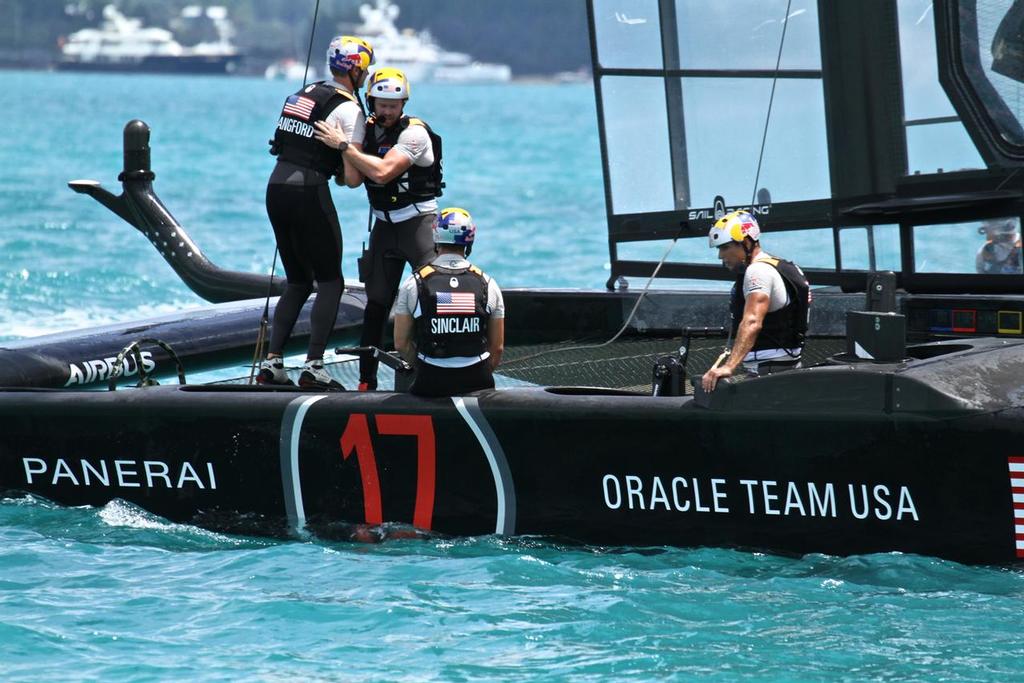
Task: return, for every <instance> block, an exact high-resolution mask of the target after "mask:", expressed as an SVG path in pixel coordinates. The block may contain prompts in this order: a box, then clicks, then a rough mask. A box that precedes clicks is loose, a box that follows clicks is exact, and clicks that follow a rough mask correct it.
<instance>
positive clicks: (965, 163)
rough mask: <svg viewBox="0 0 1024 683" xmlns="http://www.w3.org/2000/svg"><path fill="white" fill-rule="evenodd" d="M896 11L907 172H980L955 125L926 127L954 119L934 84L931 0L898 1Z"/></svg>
mask: <svg viewBox="0 0 1024 683" xmlns="http://www.w3.org/2000/svg"><path fill="white" fill-rule="evenodd" d="M897 9H898V12H899V32H900V56H901V59H900V67H901V76H902V79H903V111H904V119H905V120H906V121H907V124H908V125H907V163H908V166H909V168H908V169H907V172H908V173H909V174H914V173H935V172H936V171H937V170H938V169H943V170H947V171H949V170H953V169H976V168H984V167H985V162H984V161H983V160H982V158H981V155H980V154H979V153H978V150H977V148H976V147H975V146H974V143H973V142H971V139H970V137H969V136H968V135H967V131H966V130H965V129H964V126H963V124H962V123H961V122H960V121H957V120H950V121H946V122H940V121H935V122H932V123H927V122H926V121H929V120H934V119H943V118H945V119H955V118H956V111H955V110H954V109H953V105H952V104H950V101H949V97H948V96H947V95H946V92H945V91H944V90H943V89H942V85H941V84H940V83H939V75H938V74H939V67H938V54H937V52H936V47H935V15H934V10H933V8H932V0H899V2H898V3H897Z"/></svg>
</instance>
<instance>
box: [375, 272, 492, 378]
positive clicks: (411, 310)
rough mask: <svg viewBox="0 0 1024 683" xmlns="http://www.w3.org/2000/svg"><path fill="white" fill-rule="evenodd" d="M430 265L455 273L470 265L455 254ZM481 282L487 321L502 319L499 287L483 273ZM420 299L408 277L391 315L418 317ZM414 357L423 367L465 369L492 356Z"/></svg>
mask: <svg viewBox="0 0 1024 683" xmlns="http://www.w3.org/2000/svg"><path fill="white" fill-rule="evenodd" d="M430 265H432V266H440V267H441V268H450V269H452V270H457V269H461V268H469V261H467V260H466V259H464V258H462V257H461V256H458V255H456V254H443V255H441V256H438V257H437V258H435V259H434V260H433V261H431V263H430ZM484 281H485V282H486V283H487V312H488V313H489V317H490V319H491V320H495V319H497V318H504V317H505V299H504V298H503V297H502V295H501V289H500V288H499V287H498V283H497V282H495V281H494V279H493V278H491V277H490V276H488V275H487V274H486V273H485V274H484ZM419 299H420V292H419V288H418V287H417V286H416V278H415V277H414V276H412V275H410V276H409V277H408V278H407V279H406V280H405V282H403V283H402V286H401V288H399V290H398V298H397V299H395V306H394V308H392V309H391V314H392V315H411V316H412V317H413V319H416V318H418V317H420V315H422V311H421V310H420V301H419ZM416 355H417V356H418V357H419V359H420V360H421V361H423V362H424V363H430V364H431V365H436V366H438V367H441V368H464V367H467V366H470V365H473V364H474V363H479V362H480V361H482V360H484V359H486V358H489V357H490V355H491V353H490V351H484V352H483V353H481V354H480V355H479V356H454V357H452V358H428V357H427V356H424V355H423V354H422V353H417V354H416Z"/></svg>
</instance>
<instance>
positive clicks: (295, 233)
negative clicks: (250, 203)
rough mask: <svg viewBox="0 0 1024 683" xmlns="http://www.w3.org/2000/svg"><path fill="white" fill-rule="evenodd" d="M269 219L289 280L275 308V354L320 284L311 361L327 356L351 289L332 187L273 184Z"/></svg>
mask: <svg viewBox="0 0 1024 683" xmlns="http://www.w3.org/2000/svg"><path fill="white" fill-rule="evenodd" d="M267 215H268V216H269V217H270V223H271V225H273V227H274V237H275V238H276V239H277V249H278V251H279V252H280V254H281V263H282V264H283V265H284V271H285V276H286V277H287V279H288V285H287V287H285V291H284V294H282V295H281V298H280V300H279V301H278V302H277V306H276V307H275V308H274V324H273V328H272V329H271V333H270V347H269V350H270V353H273V354H277V355H280V354H282V353H283V350H284V346H285V344H287V343H288V338H289V337H290V336H291V333H292V329H293V328H294V327H295V321H296V320H297V319H298V317H299V313H300V312H301V311H302V307H303V306H304V305H305V303H306V299H308V298H309V295H310V294H311V293H312V291H313V282H314V281H316V283H317V289H318V293H317V297H316V301H315V302H314V303H313V310H312V312H311V313H310V331H309V351H308V353H307V358H309V359H312V360H317V359H320V358H323V355H324V349H325V348H326V346H327V339H328V337H329V336H330V334H331V332H332V331H333V330H334V323H335V321H336V320H337V317H338V303H339V302H340V301H341V293H342V291H343V290H344V288H345V280H344V278H342V275H341V226H340V225H339V223H338V213H337V211H335V209H334V201H333V200H332V199H331V191H330V189H329V188H328V187H327V185H326V184H321V185H278V184H274V185H267Z"/></svg>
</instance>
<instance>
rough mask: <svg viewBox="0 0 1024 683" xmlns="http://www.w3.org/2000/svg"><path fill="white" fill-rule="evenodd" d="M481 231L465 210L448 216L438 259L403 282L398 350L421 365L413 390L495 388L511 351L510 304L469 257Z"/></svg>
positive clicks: (442, 222) (441, 227) (438, 234)
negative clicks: (504, 356) (507, 325)
mask: <svg viewBox="0 0 1024 683" xmlns="http://www.w3.org/2000/svg"><path fill="white" fill-rule="evenodd" d="M475 237H476V226H475V225H474V224H473V219H472V218H471V217H470V215H469V214H468V213H467V212H466V211H465V210H463V209H458V208H451V209H445V210H443V211H442V212H441V218H440V219H439V220H438V222H437V227H436V228H435V229H434V239H435V240H436V242H437V247H436V248H437V257H436V258H435V259H434V260H433V261H432V262H431V263H430V264H429V265H425V266H422V267H420V268H418V269H417V270H416V271H415V272H414V273H413V275H412V277H410V278H409V279H408V280H406V281H405V282H404V283H403V284H402V288H401V290H399V293H398V299H397V301H395V310H394V314H395V346H396V347H397V348H398V350H399V352H400V353H401V354H402V356H404V357H405V359H406V360H408V361H409V362H411V363H414V364H415V366H416V379H415V380H414V381H413V385H412V388H411V389H410V391H411V393H413V394H417V395H419V396H452V395H455V394H465V393H467V392H470V391H477V390H479V389H491V388H494V376H493V374H492V373H493V371H494V369H495V368H497V367H498V364H499V363H500V362H501V354H502V351H504V348H505V302H504V300H503V299H502V296H501V290H500V289H499V288H498V283H497V282H495V281H494V280H493V279H491V278H489V277H488V276H487V275H485V274H484V273H483V272H482V271H481V270H480V269H479V268H477V267H476V266H474V265H472V264H471V263H470V262H469V261H467V260H466V256H468V255H469V251H470V249H472V247H473V240H474V239H475Z"/></svg>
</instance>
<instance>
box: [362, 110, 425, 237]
mask: <svg viewBox="0 0 1024 683" xmlns="http://www.w3.org/2000/svg"><path fill="white" fill-rule="evenodd" d="M374 133H375V134H376V135H377V136H378V137H381V136H382V135H383V134H384V131H383V129H382V128H380V127H379V126H375V127H374ZM392 149H396V150H398V151H399V152H401V153H402V154H404V155H405V156H406V157H407V158H408V159H409V161H411V162H412V165H413V166H419V167H421V168H429V167H430V166H431V165H432V164H433V163H434V147H433V146H432V145H431V144H430V134H429V133H427V129H426V128H425V127H423V126H419V125H409V126H407V127H406V129H405V130H403V131H402V132H401V133H399V135H398V141H397V142H396V143H395V146H394V147H393V148H392ZM425 213H437V199H428V200H427V201H424V202H418V203H416V204H410V205H409V206H406V207H404V208H401V209H398V210H397V211H389V212H388V213H387V215H386V216H385V214H384V212H383V211H377V210H376V209H374V211H373V215H374V216H376V217H377V218H379V219H380V220H382V221H386V220H388V218H389V217H390V219H391V222H392V223H398V222H399V221H404V220H408V219H410V218H413V217H415V216H420V215H422V214H425Z"/></svg>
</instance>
